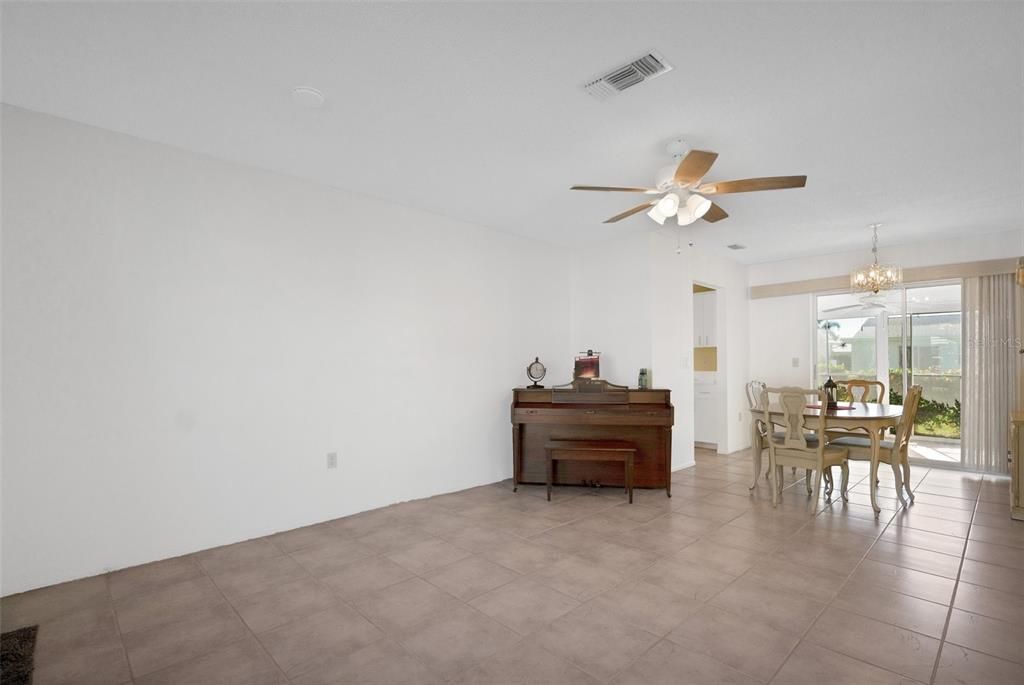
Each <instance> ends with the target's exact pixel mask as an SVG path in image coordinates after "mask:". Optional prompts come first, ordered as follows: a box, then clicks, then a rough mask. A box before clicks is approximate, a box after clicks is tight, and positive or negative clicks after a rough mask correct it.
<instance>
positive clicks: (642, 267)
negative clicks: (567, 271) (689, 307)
mask: <svg viewBox="0 0 1024 685" xmlns="http://www.w3.org/2000/svg"><path fill="white" fill-rule="evenodd" d="M648 241H649V234H648V232H647V231H642V230H636V227H629V228H626V229H625V230H624V235H623V236H622V237H621V238H619V239H616V240H609V241H605V242H599V243H594V244H589V245H582V246H580V247H579V248H578V249H577V250H575V251H574V253H573V257H572V272H573V280H572V322H573V323H572V333H571V335H572V348H573V351H574V352H576V353H578V352H584V351H586V350H588V349H592V350H594V351H595V352H600V353H601V377H602V378H604V379H605V380H607V381H610V382H612V383H616V384H619V385H629V386H630V387H636V383H637V375H638V374H639V373H640V369H641V368H647V367H650V366H651V325H652V322H651V307H652V304H653V303H652V301H651V268H650V256H649V242H648ZM570 380H572V373H571V371H570V373H569V374H568V375H567V376H566V377H565V378H562V379H558V380H556V381H555V382H556V383H567V382H569V381H570ZM654 383H655V385H656V387H663V386H661V385H660V383H661V380H660V379H659V378H658V377H657V376H655V377H654Z"/></svg>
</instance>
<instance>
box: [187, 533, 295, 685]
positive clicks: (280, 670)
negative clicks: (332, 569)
mask: <svg viewBox="0 0 1024 685" xmlns="http://www.w3.org/2000/svg"><path fill="white" fill-rule="evenodd" d="M270 544H271V545H273V546H274V547H275V548H276V549H277V550H278V551H281V548H280V547H278V546H277V545H276V544H274V542H273V541H271V542H270ZM289 558H290V557H289ZM193 563H195V565H196V566H198V567H199V570H201V571H202V572H203V574H204V575H205V576H206V577H207V578H208V579H209V581H210V584H211V585H213V587H214V588H216V590H217V593H218V594H219V595H220V596H221V599H223V600H224V603H225V604H227V605H228V607H230V609H231V612H232V613H233V614H234V615H235V617H236V618H237V619H238V621H239V623H241V624H242V626H243V627H244V628H245V630H246V632H248V633H249V636H250V637H252V639H253V640H255V642H256V644H257V645H259V648H260V651H261V652H263V653H264V654H265V655H266V656H267V658H268V659H270V662H271V663H272V664H274V667H275V668H276V669H277V671H278V673H280V674H281V677H282V678H284V681H285V682H286V683H290V682H292V681H291V679H290V678H289V677H288V674H287V673H285V672H284V669H283V668H281V664H279V663H277V659H275V658H274V657H273V655H271V653H270V652H269V651H267V648H266V647H265V646H264V644H263V642H262V641H261V640H260V638H259V636H258V635H257V634H256V632H255V631H254V630H253V629H252V628H250V627H249V624H248V623H246V622H245V619H244V618H242V615H241V614H239V613H238V609H236V608H235V605H234V604H232V603H231V600H229V599H228V597H227V595H225V594H224V591H223V590H222V589H221V587H220V586H219V585H217V581H216V580H214V579H213V576H211V575H210V574H209V573H207V572H206V569H205V568H204V567H203V565H202V564H200V563H199V561H198V560H197V559H193ZM303 570H305V569H303ZM307 573H308V571H307ZM242 639H244V638H242ZM241 641H242V640H241V639H239V640H237V642H241ZM229 644H235V643H234V642H232V643H229ZM223 646H227V645H223ZM212 651H214V650H210V652H205V653H204V654H200V655H197V656H204V655H205V654H210V653H211V652H212ZM178 663H181V662H178Z"/></svg>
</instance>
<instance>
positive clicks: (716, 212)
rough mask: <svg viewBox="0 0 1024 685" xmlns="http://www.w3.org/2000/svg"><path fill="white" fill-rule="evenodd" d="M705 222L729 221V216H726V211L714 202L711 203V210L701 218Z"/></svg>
mask: <svg viewBox="0 0 1024 685" xmlns="http://www.w3.org/2000/svg"><path fill="white" fill-rule="evenodd" d="M701 218H702V219H704V221H708V222H710V223H715V222H716V221H721V220H722V219H728V218H729V215H728V214H726V212H725V210H724V209H722V208H721V207H719V206H718V205H716V204H715V203H714V202H712V203H711V209H709V210H708V211H707V212H706V213H705V214H704V216H702V217H701Z"/></svg>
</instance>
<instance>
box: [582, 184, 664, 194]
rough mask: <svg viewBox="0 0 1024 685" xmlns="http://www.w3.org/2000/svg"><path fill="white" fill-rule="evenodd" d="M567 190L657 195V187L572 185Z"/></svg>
mask: <svg viewBox="0 0 1024 685" xmlns="http://www.w3.org/2000/svg"><path fill="white" fill-rule="evenodd" d="M569 190H599V191H602V192H605V193H647V194H648V195H657V194H658V193H659V192H661V191H659V190H658V189H657V188H629V187H623V186H573V187H571V188H570V189H569Z"/></svg>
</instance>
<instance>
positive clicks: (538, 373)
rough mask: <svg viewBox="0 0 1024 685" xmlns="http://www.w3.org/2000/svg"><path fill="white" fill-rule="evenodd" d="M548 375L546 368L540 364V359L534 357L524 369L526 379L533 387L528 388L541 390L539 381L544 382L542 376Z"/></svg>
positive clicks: (541, 386)
mask: <svg viewBox="0 0 1024 685" xmlns="http://www.w3.org/2000/svg"><path fill="white" fill-rule="evenodd" d="M547 374H548V370H547V367H545V366H544V365H543V364H541V363H540V357H534V358H533V361H532V362H530V364H529V365H528V366H527V367H526V377H527V378H529V379H530V380H531V381H533V385H531V386H529V387H530V388H534V389H536V388H543V387H544V386H543V385H540V384H539V383H540V381H542V380H544V376H546V375H547Z"/></svg>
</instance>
